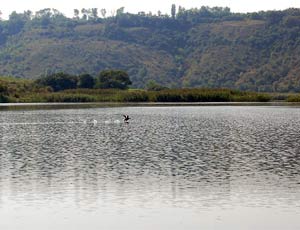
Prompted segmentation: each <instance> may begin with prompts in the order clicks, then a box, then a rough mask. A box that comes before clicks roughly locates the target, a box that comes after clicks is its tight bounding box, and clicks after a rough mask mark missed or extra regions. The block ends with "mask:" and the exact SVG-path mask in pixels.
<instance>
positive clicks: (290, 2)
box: [0, 0, 300, 18]
mask: <svg viewBox="0 0 300 230" xmlns="http://www.w3.org/2000/svg"><path fill="white" fill-rule="evenodd" d="M172 4H176V5H177V6H179V5H180V6H183V7H185V8H186V9H188V8H192V7H198V8H199V7H201V6H211V7H212V6H223V7H225V6H228V7H230V9H231V11H232V12H243V13H244V12H254V11H260V10H283V9H287V8H291V7H294V8H300V0H0V11H1V12H2V17H4V18H7V17H8V15H9V14H10V13H11V12H12V11H17V12H18V13H20V12H23V11H24V10H31V11H33V12H35V11H37V10H40V9H44V8H55V9H57V10H59V11H60V12H62V13H64V14H65V15H66V16H68V17H71V16H72V15H73V9H82V8H98V9H102V8H105V9H106V10H107V12H108V14H109V13H110V12H112V11H115V10H116V9H118V8H120V7H125V12H130V13H137V12H139V11H145V12H149V11H151V12H152V13H156V12H157V11H158V10H160V11H161V12H162V13H168V14H170V9H171V5H172Z"/></svg>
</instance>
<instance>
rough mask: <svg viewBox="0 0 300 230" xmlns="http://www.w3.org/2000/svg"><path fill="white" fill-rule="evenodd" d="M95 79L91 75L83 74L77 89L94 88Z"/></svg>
mask: <svg viewBox="0 0 300 230" xmlns="http://www.w3.org/2000/svg"><path fill="white" fill-rule="evenodd" d="M94 85H95V79H94V77H92V76H91V75H89V74H82V75H79V76H78V82H77V88H89V89H92V88H94Z"/></svg>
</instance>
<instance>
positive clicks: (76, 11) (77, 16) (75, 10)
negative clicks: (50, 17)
mask: <svg viewBox="0 0 300 230" xmlns="http://www.w3.org/2000/svg"><path fill="white" fill-rule="evenodd" d="M74 18H75V19H79V10H78V9H74Z"/></svg>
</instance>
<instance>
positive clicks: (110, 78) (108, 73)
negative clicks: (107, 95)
mask: <svg viewBox="0 0 300 230" xmlns="http://www.w3.org/2000/svg"><path fill="white" fill-rule="evenodd" d="M131 84H132V83H131V81H130V79H129V76H128V74H127V73H126V72H125V71H122V70H104V71H102V72H100V74H99V76H98V82H97V86H96V87H97V88H101V89H110V88H115V89H127V88H128V86H129V85H131Z"/></svg>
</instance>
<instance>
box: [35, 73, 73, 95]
mask: <svg viewBox="0 0 300 230" xmlns="http://www.w3.org/2000/svg"><path fill="white" fill-rule="evenodd" d="M36 83H37V84H39V85H41V86H44V87H45V86H50V87H51V88H52V89H53V90H54V91H61V90H65V89H75V88H76V87H77V77H75V76H71V75H69V74H66V73H63V72H59V73H55V74H52V75H49V76H46V77H41V78H39V79H37V80H36Z"/></svg>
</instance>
